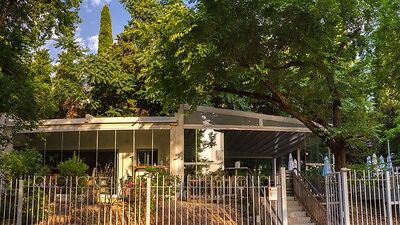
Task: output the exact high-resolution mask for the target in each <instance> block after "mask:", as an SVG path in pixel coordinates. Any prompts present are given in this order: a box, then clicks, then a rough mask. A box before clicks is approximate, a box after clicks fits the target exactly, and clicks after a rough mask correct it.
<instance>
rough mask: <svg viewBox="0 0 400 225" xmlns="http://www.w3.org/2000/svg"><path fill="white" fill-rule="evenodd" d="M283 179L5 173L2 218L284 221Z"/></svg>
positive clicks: (274, 224)
mask: <svg viewBox="0 0 400 225" xmlns="http://www.w3.org/2000/svg"><path fill="white" fill-rule="evenodd" d="M283 178H284V177H283ZM281 180H285V179H282V177H279V179H271V177H267V176H196V177H193V176H188V177H185V178H184V179H181V178H180V177H176V176H170V175H168V176H167V175H166V176H163V175H153V176H141V177H137V178H135V179H134V180H131V181H129V182H124V183H123V184H118V185H115V184H114V181H115V180H114V179H113V178H99V177H96V178H94V177H81V178H65V177H34V178H27V179H24V180H17V181H15V180H11V181H7V180H4V179H2V180H0V224H17V225H19V224H85V225H90V224H134V225H136V224H137V225H141V224H143V225H149V224H156V225H159V224H160V225H164V224H165V225H171V224H173V225H184V224H185V225H192V224H205V225H207V224H210V225H213V224H215V225H219V224H221V225H222V224H227V225H228V224H229V225H230V224H232V225H233V224H235V225H236V224H238V225H256V224H257V225H258V224H265V225H267V224H268V225H280V224H284V225H285V223H283V222H282V221H285V220H283V219H282V218H283V217H284V215H285V213H286V212H285V210H284V208H285V207H284V206H283V205H282V204H281V202H283V201H284V200H285V199H284V198H285V197H284V196H285V194H286V191H282V190H285V189H282V186H284V185H285V184H284V183H285V182H283V184H282V183H281ZM272 187H276V189H275V188H272ZM275 191H277V196H276V197H277V198H274V197H275V196H274V195H273V193H271V192H275ZM270 196H272V197H271V198H270ZM282 196H283V197H282ZM275 199H276V200H275ZM286 224H287V223H286Z"/></svg>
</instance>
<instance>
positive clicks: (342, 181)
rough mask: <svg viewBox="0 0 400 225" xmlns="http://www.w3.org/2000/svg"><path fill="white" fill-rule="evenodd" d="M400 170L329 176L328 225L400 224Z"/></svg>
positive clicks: (354, 172)
mask: <svg viewBox="0 0 400 225" xmlns="http://www.w3.org/2000/svg"><path fill="white" fill-rule="evenodd" d="M399 172H400V171H399V170H392V171H347V170H342V171H341V172H337V173H332V174H330V175H328V176H326V200H327V201H326V204H327V205H326V206H327V211H328V213H327V219H328V224H329V225H350V224H351V225H353V224H354V225H364V224H366V225H367V224H371V225H392V224H398V225H400V215H399V213H400V185H399V184H400V173H399Z"/></svg>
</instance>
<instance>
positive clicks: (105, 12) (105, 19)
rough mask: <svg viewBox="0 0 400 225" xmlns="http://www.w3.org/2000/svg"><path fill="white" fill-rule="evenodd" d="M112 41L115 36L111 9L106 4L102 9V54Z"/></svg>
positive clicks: (100, 48) (100, 39)
mask: <svg viewBox="0 0 400 225" xmlns="http://www.w3.org/2000/svg"><path fill="white" fill-rule="evenodd" d="M112 43H113V37H112V28H111V16H110V10H109V9H108V6H107V5H105V6H104V7H103V9H102V10H101V19H100V33H99V45H98V53H99V54H101V53H104V52H106V51H107V49H108V48H109V47H110V46H111V45H112Z"/></svg>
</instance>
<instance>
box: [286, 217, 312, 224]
mask: <svg viewBox="0 0 400 225" xmlns="http://www.w3.org/2000/svg"><path fill="white" fill-rule="evenodd" d="M294 223H311V218H310V217H296V218H288V224H290V225H291V224H294Z"/></svg>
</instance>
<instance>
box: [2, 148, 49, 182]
mask: <svg viewBox="0 0 400 225" xmlns="http://www.w3.org/2000/svg"><path fill="white" fill-rule="evenodd" d="M0 172H1V173H2V174H3V176H4V178H7V179H18V178H22V177H24V176H41V175H45V174H46V173H47V168H46V166H44V165H43V159H42V155H41V154H40V153H39V152H38V151H37V150H36V149H33V148H25V149H22V150H14V151H11V152H7V153H0Z"/></svg>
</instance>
